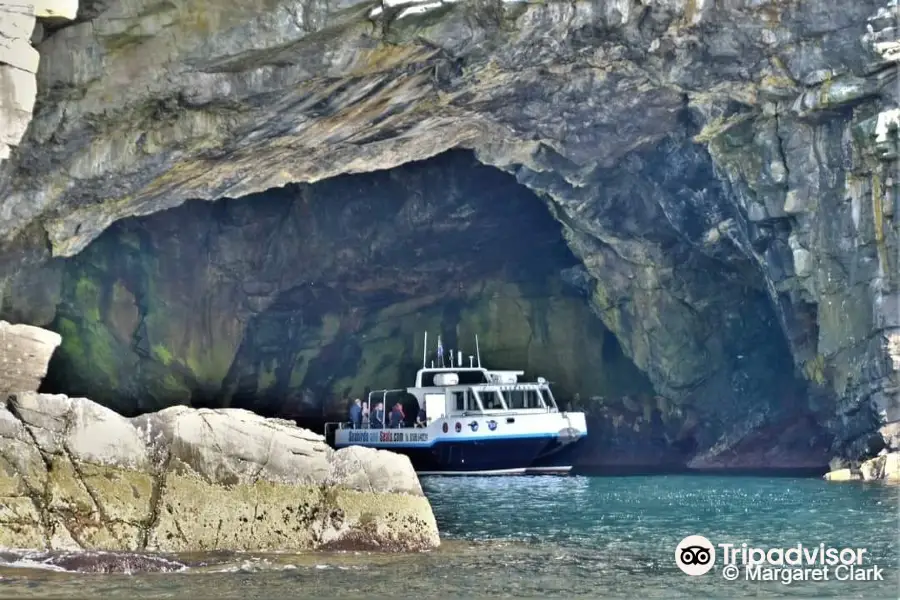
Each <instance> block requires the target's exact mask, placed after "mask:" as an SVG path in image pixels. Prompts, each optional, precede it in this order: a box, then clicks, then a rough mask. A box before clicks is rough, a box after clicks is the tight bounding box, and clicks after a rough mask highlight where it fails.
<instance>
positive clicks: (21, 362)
mask: <svg viewBox="0 0 900 600" xmlns="http://www.w3.org/2000/svg"><path fill="white" fill-rule="evenodd" d="M61 341H62V338H61V337H60V335H59V334H58V333H55V332H53V331H47V330H46V329H41V328H40V327H33V326H31V325H22V324H17V325H12V324H10V323H7V322H6V321H0V398H6V397H7V396H9V395H10V394H11V393H14V392H22V391H35V390H37V389H38V388H39V387H40V385H41V381H42V380H43V379H44V376H45V375H46V374H47V364H48V363H49V362H50V357H51V356H52V355H53V352H54V351H55V350H56V348H57V347H58V346H59V344H60V342H61Z"/></svg>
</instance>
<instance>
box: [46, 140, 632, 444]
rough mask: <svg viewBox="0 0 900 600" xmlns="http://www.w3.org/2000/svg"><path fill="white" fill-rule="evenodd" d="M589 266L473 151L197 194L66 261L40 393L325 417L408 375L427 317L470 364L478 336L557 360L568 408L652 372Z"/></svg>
mask: <svg viewBox="0 0 900 600" xmlns="http://www.w3.org/2000/svg"><path fill="white" fill-rule="evenodd" d="M578 265H579V261H578V260H577V259H576V258H575V257H574V256H573V255H572V253H571V251H570V250H569V248H568V246H567V244H566V242H565V240H564V239H563V236H562V235H561V228H560V223H559V222H558V221H556V220H555V219H554V218H553V217H552V216H551V214H550V212H549V211H548V209H547V206H546V204H545V203H544V201H542V200H541V199H539V198H538V197H536V196H535V195H534V194H533V193H532V192H530V191H529V190H528V189H527V188H525V187H523V186H521V185H519V184H518V183H517V182H516V180H515V178H513V177H512V176H511V175H508V174H506V173H503V172H501V171H499V170H497V169H494V168H492V167H487V166H484V165H481V164H480V163H478V162H477V161H476V159H475V158H474V156H473V154H472V153H470V152H462V151H454V152H448V153H446V154H443V155H441V156H438V157H436V158H433V159H430V160H427V161H422V162H418V163H411V164H407V165H404V166H402V167H398V168H396V169H392V170H390V171H382V172H375V173H369V174H364V175H353V176H341V177H336V178H333V179H329V180H325V181H322V182H319V183H316V184H313V185H292V186H287V187H285V188H281V189H275V190H270V191H268V192H265V193H262V194H256V195H253V196H248V197H244V198H240V199H222V200H218V201H216V202H202V201H192V202H187V203H185V204H184V205H182V206H180V207H178V208H174V209H171V210H168V211H165V212H162V213H157V214H153V215H150V216H147V217H140V218H130V219H125V220H122V221H119V222H117V223H115V224H114V225H113V226H111V227H110V228H109V229H108V230H107V231H106V232H104V233H103V234H102V235H101V236H100V237H99V238H98V239H97V240H95V241H94V242H93V243H92V244H90V245H89V246H88V247H87V248H86V249H85V250H84V251H83V252H82V253H80V254H79V255H77V256H75V257H73V258H71V259H67V260H66V261H65V264H64V267H63V284H62V293H61V296H62V297H61V300H60V302H59V305H58V306H57V311H56V319H55V321H54V323H53V328H54V329H55V330H56V331H58V332H59V333H61V334H62V335H63V338H64V341H63V344H62V346H61V348H60V349H59V350H58V351H57V356H56V357H55V358H54V361H53V363H52V365H51V368H50V374H49V376H48V377H47V379H46V383H45V390H46V391H48V392H64V393H69V394H75V395H84V396H88V397H91V398H93V399H96V400H97V401H100V402H102V403H104V404H106V405H108V406H110V407H112V408H114V409H116V410H118V411H119V412H122V413H125V414H137V413H141V412H148V411H153V410H158V409H161V408H163V407H165V406H169V405H172V404H189V405H195V406H208V407H212V406H222V407H241V408H247V409H251V410H254V411H255V412H257V413H260V414H263V415H265V416H273V417H283V418H290V419H294V420H295V421H297V422H298V423H300V424H302V425H303V426H305V427H308V428H310V429H313V430H317V431H322V428H323V424H324V422H325V421H327V420H334V419H343V418H345V417H346V414H347V408H348V403H349V402H350V401H351V400H352V399H353V398H357V397H359V398H365V397H366V395H367V393H368V391H369V390H370V389H382V388H398V387H406V386H409V385H412V384H413V381H414V378H415V372H416V370H417V369H418V368H419V366H420V365H421V360H422V353H423V350H424V348H423V347H422V333H423V332H425V331H428V332H429V334H430V338H429V339H431V340H433V341H436V338H437V335H438V334H440V335H441V336H442V342H443V344H444V348H445V349H446V350H447V352H450V351H452V352H454V353H456V352H458V351H461V352H463V355H464V357H465V358H464V360H466V361H467V360H468V355H470V354H472V355H474V354H475V348H474V344H472V343H471V342H469V340H473V339H474V336H475V334H478V336H479V340H480V342H481V348H480V350H481V355H482V360H483V361H484V362H485V363H486V364H488V365H490V367H491V368H497V369H523V370H525V371H526V373H527V374H528V376H529V377H537V376H542V377H546V378H547V379H548V380H550V381H551V382H553V383H554V390H555V391H556V395H557V396H558V397H559V398H560V401H561V403H562V404H563V406H565V405H566V403H567V399H569V398H572V397H576V396H578V397H581V398H590V397H594V396H610V395H616V394H620V393H628V392H630V391H633V390H631V389H630V388H634V387H640V386H641V385H643V386H644V387H646V383H645V380H643V379H641V378H642V377H643V376H642V375H641V374H640V373H639V372H638V371H637V369H636V368H634V366H633V365H631V364H630V362H629V361H628V360H627V359H625V358H624V356H623V354H622V352H621V349H620V348H619V347H618V344H617V343H616V342H615V337H614V336H610V334H609V332H608V331H607V330H606V328H605V327H604V326H603V324H602V323H601V321H600V320H599V318H597V317H596V316H595V315H594V313H593V312H592V311H591V309H590V307H589V303H588V299H587V298H586V295H585V292H584V290H583V289H579V288H578V287H576V286H573V285H570V284H569V283H566V278H565V277H564V276H563V274H564V273H566V272H568V271H570V270H571V269H573V268H577V266H578ZM429 352H433V348H432V349H429ZM623 368H626V369H630V371H629V372H630V373H633V379H634V381H636V382H637V381H638V380H640V381H639V385H632V384H630V383H628V382H626V383H625V384H622V378H621V377H619V378H618V379H617V378H616V377H614V376H612V375H611V371H616V372H619V373H621V371H622V369H623ZM623 385H624V387H625V388H629V389H616V386H619V387H622V386H623ZM404 408H405V409H406V410H407V414H408V415H410V414H411V415H412V417H413V418H414V416H415V414H414V413H415V412H416V410H417V407H415V406H412V405H411V403H409V402H406V403H405V404H404Z"/></svg>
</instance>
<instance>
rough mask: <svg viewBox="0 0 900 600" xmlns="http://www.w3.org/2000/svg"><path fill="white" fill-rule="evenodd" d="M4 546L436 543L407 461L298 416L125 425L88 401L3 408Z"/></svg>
mask: <svg viewBox="0 0 900 600" xmlns="http://www.w3.org/2000/svg"><path fill="white" fill-rule="evenodd" d="M0 496H2V498H3V500H2V502H0V525H2V527H0V547H7V548H9V547H12V548H35V549H46V550H72V549H93V550H128V551H135V550H148V551H161V552H193V551H206V550H217V549H221V550H247V551H254V550H256V551H271V550H309V549H361V550H426V549H430V548H434V547H436V546H437V545H438V544H439V539H438V533H437V526H436V524H435V521H434V515H433V514H432V512H431V507H430V505H429V504H428V500H427V499H426V498H425V496H424V495H423V493H422V489H421V487H420V485H419V481H418V478H417V477H416V474H415V472H414V471H413V469H412V465H411V464H410V462H409V459H407V458H406V457H403V456H400V455H397V454H393V453H391V452H386V451H383V450H372V449H368V448H348V449H344V450H340V451H337V452H335V451H333V450H331V449H330V448H329V447H328V446H327V445H326V444H325V442H324V439H323V438H322V437H321V436H319V435H316V434H313V433H310V432H308V431H306V430H303V429H298V428H297V427H296V426H295V425H294V424H293V423H288V422H283V421H278V420H272V419H264V418H262V417H259V416H257V415H255V414H253V413H251V412H249V411H244V410H238V409H222V410H216V411H213V410H208V409H201V410H195V409H190V408H187V407H183V406H181V407H172V408H169V409H167V410H164V411H160V412H157V413H151V414H147V415H143V416H141V417H138V418H136V419H132V420H130V421H129V420H128V419H125V418H124V417H121V416H120V415H118V414H116V413H114V412H113V411H111V410H109V409H108V408H105V407H102V406H100V405H98V404H96V403H94V402H91V401H90V400H86V399H84V398H68V397H66V396H52V395H42V394H37V393H34V392H26V393H20V394H15V395H13V396H11V397H10V398H9V400H7V401H6V402H5V405H4V406H2V407H0Z"/></svg>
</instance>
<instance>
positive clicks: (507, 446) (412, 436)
mask: <svg viewBox="0 0 900 600" xmlns="http://www.w3.org/2000/svg"><path fill="white" fill-rule="evenodd" d="M585 435H587V428H586V426H585V424H584V416H583V414H582V413H548V412H531V413H527V412H522V413H500V414H486V415H460V416H451V417H449V418H440V419H437V420H436V421H433V422H432V423H431V424H429V426H428V427H423V428H397V429H372V428H360V429H348V428H343V427H342V428H339V429H337V430H335V431H333V432H331V434H330V435H328V436H327V438H328V440H329V443H331V444H332V445H334V447H336V448H345V447H348V446H364V447H368V448H380V449H384V450H390V451H392V452H397V453H399V454H404V455H406V456H408V457H409V459H410V462H412V465H413V468H414V469H415V470H416V472H418V473H419V474H421V475H522V474H527V473H534V474H563V473H567V472H568V471H569V470H571V467H572V456H573V455H574V447H575V446H577V445H578V443H577V442H578V440H579V439H580V438H582V437H584V436H585ZM570 447H572V449H571V450H570Z"/></svg>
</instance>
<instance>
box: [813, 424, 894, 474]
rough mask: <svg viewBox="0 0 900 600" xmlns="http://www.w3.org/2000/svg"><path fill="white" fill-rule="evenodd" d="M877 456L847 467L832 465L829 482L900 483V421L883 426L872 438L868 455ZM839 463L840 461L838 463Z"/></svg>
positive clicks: (869, 442) (869, 441)
mask: <svg viewBox="0 0 900 600" xmlns="http://www.w3.org/2000/svg"><path fill="white" fill-rule="evenodd" d="M875 453H877V456H875V457H874V458H870V459H868V460H864V461H862V462H852V463H850V464H849V465H847V466H843V465H840V464H835V465H832V466H833V467H836V468H834V469H833V470H832V471H829V472H828V473H826V474H825V479H827V480H828V481H886V482H889V483H900V421H894V422H892V423H888V424H886V425H883V426H882V427H881V428H880V429H879V430H878V432H877V433H875V434H873V435H872V436H870V438H869V440H868V448H867V452H866V454H875ZM838 462H839V461H838Z"/></svg>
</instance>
